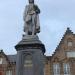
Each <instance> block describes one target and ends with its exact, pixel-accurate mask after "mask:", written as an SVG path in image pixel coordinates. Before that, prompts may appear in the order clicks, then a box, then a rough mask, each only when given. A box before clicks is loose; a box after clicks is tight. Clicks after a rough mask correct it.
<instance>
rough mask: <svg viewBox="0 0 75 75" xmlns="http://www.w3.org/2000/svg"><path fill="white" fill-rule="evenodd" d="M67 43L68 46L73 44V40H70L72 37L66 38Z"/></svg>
mask: <svg viewBox="0 0 75 75" xmlns="http://www.w3.org/2000/svg"><path fill="white" fill-rule="evenodd" d="M67 44H68V47H71V46H73V41H72V39H70V38H69V39H68V40H67Z"/></svg>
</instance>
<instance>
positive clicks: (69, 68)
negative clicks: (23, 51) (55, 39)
mask: <svg viewBox="0 0 75 75" xmlns="http://www.w3.org/2000/svg"><path fill="white" fill-rule="evenodd" d="M43 70H44V75H75V34H74V33H73V32H72V31H71V30H70V29H69V28H67V30H66V32H65V34H64V36H63V37H62V39H61V41H60V43H59V45H58V46H57V48H56V50H55V52H54V53H53V55H52V56H45V60H44V69H43ZM0 75H16V55H6V54H5V53H4V52H3V51H2V50H1V51H0Z"/></svg>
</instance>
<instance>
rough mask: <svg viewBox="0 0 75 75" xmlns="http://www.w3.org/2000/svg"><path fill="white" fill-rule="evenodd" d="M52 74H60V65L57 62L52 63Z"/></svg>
mask: <svg viewBox="0 0 75 75" xmlns="http://www.w3.org/2000/svg"><path fill="white" fill-rule="evenodd" d="M53 74H54V75H60V65H59V63H54V64H53Z"/></svg>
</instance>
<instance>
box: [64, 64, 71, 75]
mask: <svg viewBox="0 0 75 75" xmlns="http://www.w3.org/2000/svg"><path fill="white" fill-rule="evenodd" d="M63 69H64V75H70V65H69V63H64V64H63Z"/></svg>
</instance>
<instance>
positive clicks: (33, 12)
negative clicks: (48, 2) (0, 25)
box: [23, 0, 40, 35]
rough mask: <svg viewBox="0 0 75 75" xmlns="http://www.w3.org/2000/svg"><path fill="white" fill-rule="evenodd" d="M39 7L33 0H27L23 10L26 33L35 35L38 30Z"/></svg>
mask: <svg viewBox="0 0 75 75" xmlns="http://www.w3.org/2000/svg"><path fill="white" fill-rule="evenodd" d="M39 14H40V9H39V8H38V6H37V5H35V4H34V0H29V5H26V8H25V12H24V16H23V19H24V32H25V33H26V34H27V35H36V33H39V32H40V24H39Z"/></svg>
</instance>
